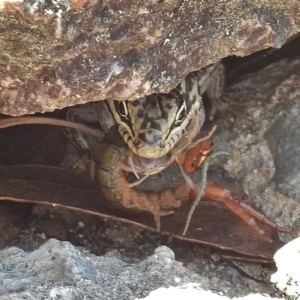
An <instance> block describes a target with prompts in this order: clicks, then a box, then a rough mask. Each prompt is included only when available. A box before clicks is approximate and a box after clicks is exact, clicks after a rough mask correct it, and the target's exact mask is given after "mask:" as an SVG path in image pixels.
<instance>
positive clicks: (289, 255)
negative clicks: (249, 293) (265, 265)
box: [271, 237, 300, 300]
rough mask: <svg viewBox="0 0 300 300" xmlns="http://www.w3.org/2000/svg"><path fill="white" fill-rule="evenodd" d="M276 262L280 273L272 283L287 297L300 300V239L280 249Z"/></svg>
mask: <svg viewBox="0 0 300 300" xmlns="http://www.w3.org/2000/svg"><path fill="white" fill-rule="evenodd" d="M274 260H275V262H276V266H277V269H278V271H277V272H276V273H275V274H273V275H272V276H271V282H273V283H276V287H277V288H278V289H280V290H281V291H282V292H283V293H285V294H286V295H289V296H294V297H295V298H294V299H295V300H296V299H300V237H299V238H297V239H295V240H293V241H291V242H289V243H288V244H286V245H285V246H283V247H282V248H281V249H279V250H278V251H277V252H276V253H275V255H274Z"/></svg>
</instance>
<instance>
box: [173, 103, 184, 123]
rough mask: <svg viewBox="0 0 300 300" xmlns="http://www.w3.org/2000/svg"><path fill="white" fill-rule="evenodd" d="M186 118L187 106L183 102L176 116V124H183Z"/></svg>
mask: <svg viewBox="0 0 300 300" xmlns="http://www.w3.org/2000/svg"><path fill="white" fill-rule="evenodd" d="M185 117H186V104H185V102H184V101H183V103H182V105H181V107H180V108H179V109H178V112H177V114H176V121H175V122H176V123H177V124H178V123H181V122H182V121H183V120H184V118H185Z"/></svg>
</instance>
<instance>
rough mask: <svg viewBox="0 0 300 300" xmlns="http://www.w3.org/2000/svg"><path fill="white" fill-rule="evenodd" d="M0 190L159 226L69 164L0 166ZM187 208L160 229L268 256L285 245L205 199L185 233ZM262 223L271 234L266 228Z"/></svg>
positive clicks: (5, 195) (7, 195)
mask: <svg viewBox="0 0 300 300" xmlns="http://www.w3.org/2000/svg"><path fill="white" fill-rule="evenodd" d="M0 191H1V197H0V200H9V201H13V202H22V203H35V204H40V205H47V206H60V207H64V208H68V209H70V210H73V211H80V212H84V213H87V214H92V215H96V216H99V217H101V218H105V219H113V220H117V221H119V222H125V223H129V224H134V225H136V226H139V227H142V228H145V229H148V230H152V231H155V229H154V220H153V217H152V216H151V215H149V214H146V213H141V214H131V213H129V212H128V211H125V210H116V209H114V208H113V207H112V206H111V205H110V203H109V202H107V201H105V200H104V199H103V198H102V197H101V195H100V193H99V188H98V186H97V184H96V183H95V182H93V181H91V180H89V179H88V178H86V177H83V176H81V175H79V174H76V173H74V172H72V171H70V170H66V169H61V168H56V167H48V166H10V167H0ZM189 208H190V205H185V206H183V207H181V208H179V209H178V210H177V211H176V212H175V213H174V214H172V215H170V216H165V217H162V233H167V234H169V235H172V236H174V237H176V238H178V239H181V240H185V241H189V242H192V243H197V244H202V245H207V246H211V247H215V248H218V249H222V250H230V251H234V252H236V253H239V254H242V255H246V256H252V257H256V258H261V259H263V260H270V261H271V259H272V257H273V255H274V253H275V251H276V250H277V249H278V248H280V247H281V243H280V241H279V240H278V238H277V234H276V233H273V236H272V237H273V239H274V242H273V243H272V244H270V243H267V242H264V241H263V240H261V239H260V238H259V236H258V235H257V234H256V233H255V232H253V231H252V230H251V229H250V228H249V227H248V226H247V225H246V224H245V223H244V222H243V221H241V220H240V219H239V218H238V217H236V216H234V215H233V214H232V213H231V212H229V211H228V210H227V209H226V208H224V207H222V206H219V205H215V204H211V203H209V204H207V203H205V202H201V203H200V205H199V206H198V207H197V209H196V211H195V214H194V216H193V218H192V221H191V225H190V229H189V231H188V233H187V235H186V236H185V237H182V236H181V233H182V229H183V227H184V224H185V221H186V216H187V214H188V211H189ZM264 229H265V230H266V232H267V233H269V234H271V232H270V230H269V229H268V228H265V227H264Z"/></svg>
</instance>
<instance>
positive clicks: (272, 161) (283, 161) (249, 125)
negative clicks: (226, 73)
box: [209, 58, 300, 242]
mask: <svg viewBox="0 0 300 300" xmlns="http://www.w3.org/2000/svg"><path fill="white" fill-rule="evenodd" d="M299 67H300V60H299V58H295V59H282V60H280V61H278V62H276V63H273V64H271V65H269V66H268V67H266V68H264V69H262V70H260V71H258V72H256V73H253V74H248V75H247V76H245V77H244V78H240V80H239V81H240V82H239V83H237V84H235V85H233V86H232V87H231V88H230V89H229V90H228V92H229V98H230V99H231V101H233V102H235V104H233V106H232V108H233V109H236V110H238V107H239V106H238V105H239V104H240V105H243V103H244V105H245V108H244V110H243V112H244V113H245V114H246V115H247V116H246V117H243V118H241V117H234V116H232V117H231V118H220V119H218V120H217V122H216V124H217V125H218V128H219V129H218V131H217V133H216V134H215V135H214V139H213V141H214V143H215V146H214V147H215V149H218V150H226V151H228V152H229V153H231V154H232V155H231V156H230V157H229V158H222V159H220V160H219V163H215V164H218V165H219V167H220V168H223V169H225V170H226V171H227V172H228V173H225V176H223V182H224V181H226V180H227V182H230V180H231V182H232V178H234V179H233V181H234V182H235V185H236V186H242V187H243V190H244V192H245V193H246V194H247V197H245V196H244V195H242V197H243V198H244V199H248V200H250V201H253V203H255V204H254V205H256V206H257V207H258V208H260V209H262V211H263V212H264V213H265V214H266V215H267V216H268V217H269V218H270V219H271V220H274V221H276V223H277V225H279V226H281V227H283V228H286V229H289V230H291V232H289V233H284V234H280V237H281V239H283V240H284V241H286V242H287V241H290V240H291V239H293V238H295V237H297V236H298V235H299V232H300V221H299V214H300V203H299V201H300V185H299V184H298V183H299V182H300V172H299V165H300V156H299V145H300V135H299V126H300V121H299V114H300V105H299V103H300V90H299V80H300V73H299ZM266 78H267V80H266ZM249 102H254V104H250V103H249ZM248 103H249V104H248ZM226 174H227V175H226ZM223 175H224V174H223ZM218 176H219V175H217V174H215V175H214V174H212V175H210V176H209V178H211V180H214V177H215V178H217V177H218ZM226 177H227V179H226ZM230 178H231V179H230ZM221 181H222V180H221ZM220 185H222V186H224V184H223V183H222V182H221V183H220ZM225 186H226V185H225ZM234 189H235V190H238V189H237V188H234Z"/></svg>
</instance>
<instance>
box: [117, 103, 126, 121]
mask: <svg viewBox="0 0 300 300" xmlns="http://www.w3.org/2000/svg"><path fill="white" fill-rule="evenodd" d="M117 110H118V113H119V114H120V116H121V117H123V118H127V116H128V109H127V105H126V102H125V101H118V103H117Z"/></svg>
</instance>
